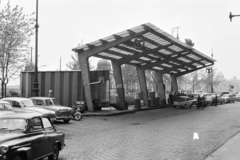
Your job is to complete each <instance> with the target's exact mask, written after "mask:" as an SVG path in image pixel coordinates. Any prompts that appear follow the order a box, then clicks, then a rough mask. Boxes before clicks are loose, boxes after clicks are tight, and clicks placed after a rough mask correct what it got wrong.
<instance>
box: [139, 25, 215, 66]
mask: <svg viewBox="0 0 240 160" xmlns="http://www.w3.org/2000/svg"><path fill="white" fill-rule="evenodd" d="M142 26H143V27H144V29H145V30H147V31H149V32H152V33H154V34H155V35H157V36H159V37H160V38H163V39H167V41H169V42H171V43H173V44H174V45H176V46H178V47H180V48H182V49H186V50H189V49H190V48H188V47H186V46H183V45H181V44H178V43H176V42H174V41H173V40H172V39H170V38H169V37H167V36H164V35H162V34H160V33H158V32H157V31H155V30H154V29H152V28H150V27H148V26H147V25H145V24H143V25H142ZM191 48H192V47H191ZM193 51H194V49H193ZM193 54H194V55H195V56H197V57H201V58H202V59H204V60H206V61H208V62H209V63H212V62H211V60H209V59H208V58H206V57H204V56H202V55H198V54H195V53H194V52H193ZM209 58H210V57H209Z"/></svg>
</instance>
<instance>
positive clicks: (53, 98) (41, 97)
mask: <svg viewBox="0 0 240 160" xmlns="http://www.w3.org/2000/svg"><path fill="white" fill-rule="evenodd" d="M29 98H30V99H56V98H53V97H29Z"/></svg>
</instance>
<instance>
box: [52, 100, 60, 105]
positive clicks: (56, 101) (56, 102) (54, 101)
mask: <svg viewBox="0 0 240 160" xmlns="http://www.w3.org/2000/svg"><path fill="white" fill-rule="evenodd" d="M52 102H53V104H54V105H56V106H60V103H59V102H58V100H57V99H52Z"/></svg>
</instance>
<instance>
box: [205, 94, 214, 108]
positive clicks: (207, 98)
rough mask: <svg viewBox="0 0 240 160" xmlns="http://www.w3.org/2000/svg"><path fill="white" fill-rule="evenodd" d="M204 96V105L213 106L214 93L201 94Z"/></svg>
mask: <svg viewBox="0 0 240 160" xmlns="http://www.w3.org/2000/svg"><path fill="white" fill-rule="evenodd" d="M203 95H204V96H205V103H206V105H210V106H211V105H213V102H214V101H213V98H215V94H214V93H204V94H203Z"/></svg>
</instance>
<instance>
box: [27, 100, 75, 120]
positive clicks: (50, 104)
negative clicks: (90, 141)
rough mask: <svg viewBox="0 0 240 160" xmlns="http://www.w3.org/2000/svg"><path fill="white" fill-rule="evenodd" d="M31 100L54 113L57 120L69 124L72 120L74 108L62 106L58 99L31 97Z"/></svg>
mask: <svg viewBox="0 0 240 160" xmlns="http://www.w3.org/2000/svg"><path fill="white" fill-rule="evenodd" d="M30 99H31V100H32V101H33V102H34V103H35V104H36V105H37V106H38V107H41V108H44V109H47V110H50V111H53V112H54V113H55V115H56V119H57V120H63V121H64V122H65V123H68V122H69V121H70V119H71V118H72V113H73V112H74V109H73V108H70V107H66V106H61V105H60V103H59V101H58V99H57V98H52V97H30Z"/></svg>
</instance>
